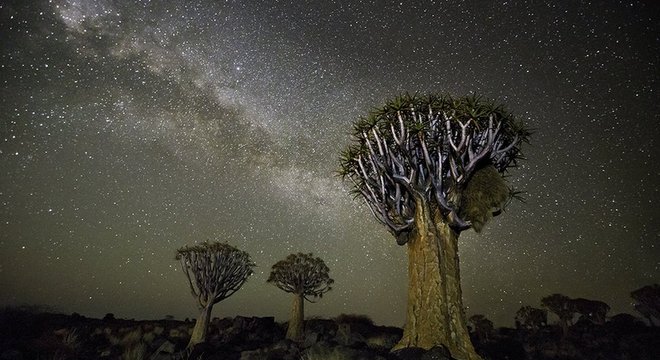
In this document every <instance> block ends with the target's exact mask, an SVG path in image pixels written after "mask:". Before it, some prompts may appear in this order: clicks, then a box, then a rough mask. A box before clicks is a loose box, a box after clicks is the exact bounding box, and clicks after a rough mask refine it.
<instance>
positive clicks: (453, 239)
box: [392, 197, 481, 360]
mask: <svg viewBox="0 0 660 360" xmlns="http://www.w3.org/2000/svg"><path fill="white" fill-rule="evenodd" d="M415 205H416V209H415V210H416V211H415V231H414V232H413V233H412V234H411V235H410V239H409V241H408V310H407V314H406V324H405V326H404V328H403V337H402V339H401V341H399V343H398V344H397V345H396V346H394V348H393V349H392V350H397V349H401V348H406V347H420V348H424V349H430V348H432V347H434V346H439V345H444V346H446V347H447V348H448V349H449V351H450V352H451V354H452V356H453V357H454V358H456V359H459V360H480V359H481V357H479V355H477V353H476V352H475V350H474V347H473V346H472V342H471V341H470V336H469V333H468V330H467V324H466V317H465V312H464V310H463V298H462V293H461V281H460V269H459V262H458V233H456V232H455V231H454V230H452V229H451V227H450V226H449V224H448V223H447V222H446V221H445V219H444V218H443V217H442V215H441V214H440V212H439V211H437V210H436V211H432V210H431V208H430V207H429V204H428V202H426V201H425V200H424V199H423V198H422V197H416V199H415Z"/></svg>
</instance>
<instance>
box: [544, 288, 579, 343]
mask: <svg viewBox="0 0 660 360" xmlns="http://www.w3.org/2000/svg"><path fill="white" fill-rule="evenodd" d="M541 305H543V306H544V307H546V308H548V310H550V311H551V312H552V313H554V314H555V315H557V317H558V318H559V325H560V326H561V330H562V335H563V336H564V337H566V335H567V334H568V326H569V325H571V324H572V323H573V317H574V316H575V306H574V304H573V302H572V301H571V298H569V297H568V296H566V295H562V294H552V295H550V296H546V297H544V298H543V299H541Z"/></svg>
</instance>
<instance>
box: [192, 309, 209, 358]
mask: <svg viewBox="0 0 660 360" xmlns="http://www.w3.org/2000/svg"><path fill="white" fill-rule="evenodd" d="M211 311H213V303H209V304H208V305H206V307H205V308H203V309H202V311H201V312H200V313H199V317H198V318H197V321H196V322H195V327H194V328H193V332H192V335H191V336H190V341H189V342H188V346H187V348H188V349H192V348H194V347H195V345H197V344H200V343H203V342H205V341H206V334H207V333H208V329H209V323H210V322H211Z"/></svg>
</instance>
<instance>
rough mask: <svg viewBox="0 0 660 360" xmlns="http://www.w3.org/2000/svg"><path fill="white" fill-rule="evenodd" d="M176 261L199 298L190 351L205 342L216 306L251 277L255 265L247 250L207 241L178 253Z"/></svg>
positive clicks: (184, 248) (187, 247)
mask: <svg viewBox="0 0 660 360" xmlns="http://www.w3.org/2000/svg"><path fill="white" fill-rule="evenodd" d="M176 259H177V260H179V261H180V262H181V269H182V270H183V273H184V274H185V275H186V278H187V279H188V284H189V285H190V291H191V293H192V294H193V296H194V297H195V298H196V299H197V303H198V306H199V309H200V315H199V317H198V318H197V322H196V323H195V327H194V328H193V333H192V335H191V337H190V342H189V343H188V348H193V347H194V346H195V345H197V344H199V343H202V342H205V341H206V334H207V331H208V325H209V322H210V320H211V312H212V311H213V305H215V304H217V303H218V302H220V301H222V300H224V299H226V298H228V297H230V296H231V295H233V294H234V293H235V292H236V291H238V289H240V288H241V286H243V284H244V283H245V281H246V280H247V279H248V277H250V275H252V268H253V267H254V266H255V264H254V263H253V262H252V260H250V255H249V254H248V253H246V252H245V251H241V250H238V249H237V248H235V247H233V246H231V245H229V244H224V243H219V242H213V243H208V242H204V243H202V244H199V245H194V246H184V247H182V248H180V249H178V250H177V252H176Z"/></svg>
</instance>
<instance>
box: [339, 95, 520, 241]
mask: <svg viewBox="0 0 660 360" xmlns="http://www.w3.org/2000/svg"><path fill="white" fill-rule="evenodd" d="M529 135H530V132H529V131H528V130H527V129H526V128H525V126H524V125H523V124H522V123H521V122H520V121H518V120H517V119H516V118H515V117H514V116H513V115H512V114H511V113H509V112H507V111H506V110H505V109H504V107H503V106H502V105H498V104H495V103H493V102H490V101H486V100H484V99H482V98H481V97H479V96H466V97H459V98H453V97H451V96H448V95H433V94H432V95H427V96H416V95H415V96H414V95H409V94H406V95H402V96H399V97H397V98H395V99H394V100H392V101H390V102H388V103H387V104H386V105H385V106H383V107H381V108H378V109H375V110H373V111H371V112H370V113H369V115H368V116H367V117H364V118H361V119H360V120H359V121H357V122H356V123H355V124H354V127H353V133H352V138H353V143H352V144H351V145H350V146H349V147H348V148H347V149H346V150H345V151H344V152H343V153H342V155H341V168H340V175H342V176H343V177H344V178H347V179H349V180H350V181H351V182H352V183H353V185H354V192H355V194H356V195H357V196H361V197H363V198H364V199H365V200H366V203H367V205H368V206H369V208H370V209H371V211H372V213H373V215H374V216H375V217H376V218H377V219H378V220H379V221H380V222H381V223H383V224H385V225H386V226H387V227H388V229H389V230H390V231H391V232H392V233H393V234H394V235H395V236H397V241H398V242H399V244H404V243H406V242H407V237H406V236H405V234H407V233H408V232H410V231H412V230H413V227H414V214H415V206H416V204H415V197H422V198H424V199H425V201H428V202H430V203H432V205H433V207H434V208H437V209H439V210H440V211H441V212H442V214H443V215H444V216H445V218H446V219H447V220H448V221H449V223H450V225H451V226H452V227H453V228H454V229H456V230H458V231H462V230H465V229H467V228H469V227H475V230H477V231H479V230H481V227H482V225H483V222H484V221H485V220H487V218H488V217H489V216H490V215H491V214H492V213H499V211H501V208H502V207H503V206H504V203H505V202H506V200H507V199H509V198H510V196H512V195H515V194H516V193H515V192H514V191H513V190H511V189H509V188H508V187H507V186H506V184H505V183H503V182H502V180H501V176H500V175H499V174H500V173H502V172H504V171H506V170H507V169H508V168H510V167H512V166H516V165H517V160H518V159H519V158H521V157H522V154H521V152H520V144H521V143H522V142H526V141H528V137H529ZM483 169H486V171H487V172H486V173H484V174H482V175H485V176H482V178H481V179H479V178H478V176H477V175H476V174H477V173H478V172H479V171H480V170H483ZM493 173H494V174H495V175H497V176H496V178H493V176H492V175H493ZM475 176H477V177H476V178H475ZM473 179H475V180H479V181H480V182H482V184H481V185H483V183H484V182H485V183H486V184H487V186H486V187H483V186H479V187H473V190H474V193H472V194H468V193H466V190H469V189H470V185H469V184H470V182H471V180H473Z"/></svg>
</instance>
